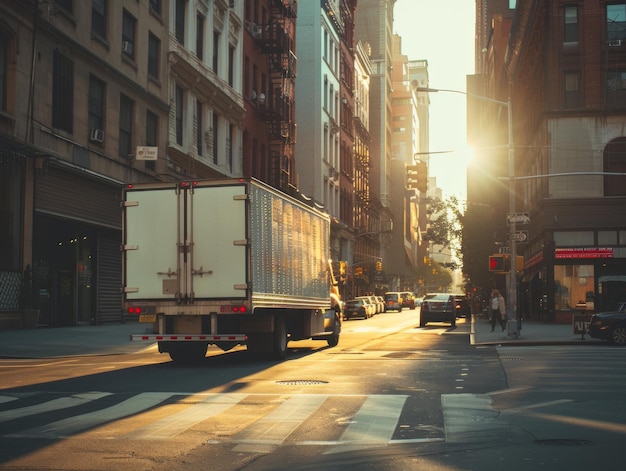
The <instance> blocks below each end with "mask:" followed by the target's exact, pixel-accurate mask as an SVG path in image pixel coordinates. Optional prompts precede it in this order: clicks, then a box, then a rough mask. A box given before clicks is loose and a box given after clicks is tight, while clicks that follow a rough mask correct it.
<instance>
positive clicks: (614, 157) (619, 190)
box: [604, 137, 626, 196]
mask: <svg viewBox="0 0 626 471" xmlns="http://www.w3.org/2000/svg"><path fill="white" fill-rule="evenodd" d="M604 171H605V172H616V173H626V137H618V138H617V139H613V140H612V141H611V142H609V143H608V144H607V146H606V147H605V148H604ZM604 196H626V175H605V176H604Z"/></svg>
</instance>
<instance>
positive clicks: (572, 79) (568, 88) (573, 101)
mask: <svg viewBox="0 0 626 471" xmlns="http://www.w3.org/2000/svg"><path fill="white" fill-rule="evenodd" d="M563 81H564V84H563V86H564V90H565V96H564V107H565V108H568V109H572V108H578V106H579V103H578V97H579V93H578V82H579V75H578V73H575V72H568V73H566V74H565V75H564V77H563Z"/></svg>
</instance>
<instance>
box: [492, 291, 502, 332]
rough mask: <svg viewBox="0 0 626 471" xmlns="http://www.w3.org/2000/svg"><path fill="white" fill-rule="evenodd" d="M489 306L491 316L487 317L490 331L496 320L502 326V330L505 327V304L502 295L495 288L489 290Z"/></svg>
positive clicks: (493, 327)
mask: <svg viewBox="0 0 626 471" xmlns="http://www.w3.org/2000/svg"><path fill="white" fill-rule="evenodd" d="M489 308H490V309H491V316H490V317H489V320H490V322H491V331H492V332H493V329H495V327H496V321H497V322H499V323H500V326H501V327H502V332H504V329H505V328H506V305H505V303H504V297H503V296H502V295H501V294H500V291H498V290H497V289H494V290H493V291H492V292H491V298H490V299H489Z"/></svg>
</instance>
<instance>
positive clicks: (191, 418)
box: [120, 394, 246, 440]
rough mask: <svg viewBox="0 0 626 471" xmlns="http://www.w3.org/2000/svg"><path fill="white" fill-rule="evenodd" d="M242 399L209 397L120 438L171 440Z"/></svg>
mask: <svg viewBox="0 0 626 471" xmlns="http://www.w3.org/2000/svg"><path fill="white" fill-rule="evenodd" d="M244 397H246V395H245V394H220V395H216V396H209V397H207V398H206V399H205V400H204V401H202V402H200V403H198V404H194V405H193V406H191V407H188V408H186V409H185V410H183V411H181V412H178V413H176V414H173V415H170V416H169V417H165V418H163V419H160V420H157V421H156V422H152V423H151V424H149V425H146V426H144V427H141V428H139V429H137V430H135V431H133V432H131V433H128V434H126V435H124V436H122V437H120V438H122V439H131V440H135V439H136V440H163V439H166V438H171V437H173V436H175V435H178V434H179V433H181V432H183V431H184V430H186V429H188V428H190V427H192V426H194V425H196V424H197V423H200V422H202V421H203V420H206V419H208V418H211V417H213V416H215V415H217V414H221V413H222V412H224V411H225V410H227V409H229V408H231V407H232V406H234V405H235V404H237V403H239V402H241V400H242V399H243V398H244Z"/></svg>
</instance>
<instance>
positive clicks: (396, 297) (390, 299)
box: [384, 291, 402, 311]
mask: <svg viewBox="0 0 626 471" xmlns="http://www.w3.org/2000/svg"><path fill="white" fill-rule="evenodd" d="M384 297H385V310H386V311H402V296H400V293H397V292H395V291H389V292H387V293H385V296H384Z"/></svg>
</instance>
